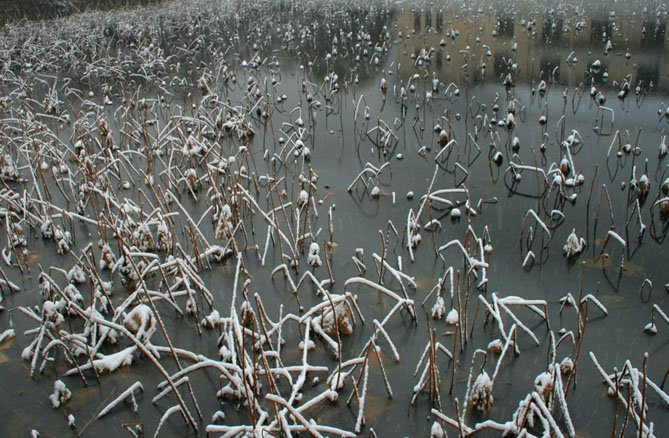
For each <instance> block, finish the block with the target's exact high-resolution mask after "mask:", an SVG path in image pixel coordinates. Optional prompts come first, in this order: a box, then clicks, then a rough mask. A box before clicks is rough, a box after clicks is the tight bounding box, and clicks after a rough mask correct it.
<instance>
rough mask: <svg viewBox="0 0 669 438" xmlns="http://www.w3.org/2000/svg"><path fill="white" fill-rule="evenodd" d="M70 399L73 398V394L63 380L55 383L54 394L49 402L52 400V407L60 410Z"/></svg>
mask: <svg viewBox="0 0 669 438" xmlns="http://www.w3.org/2000/svg"><path fill="white" fill-rule="evenodd" d="M70 398H72V392H71V391H70V390H69V389H67V386H65V383H64V382H63V381H62V380H56V381H55V382H53V394H51V395H50V396H49V400H51V406H53V408H54V409H58V408H59V407H60V406H61V405H62V404H64V403H65V402H67V401H68V400H69V399H70Z"/></svg>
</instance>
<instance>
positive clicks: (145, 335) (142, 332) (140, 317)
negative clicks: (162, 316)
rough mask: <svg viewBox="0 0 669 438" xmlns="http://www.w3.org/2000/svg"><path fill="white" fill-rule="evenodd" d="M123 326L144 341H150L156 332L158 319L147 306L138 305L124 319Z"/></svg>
mask: <svg viewBox="0 0 669 438" xmlns="http://www.w3.org/2000/svg"><path fill="white" fill-rule="evenodd" d="M123 325H124V326H125V328H127V329H128V330H130V331H131V332H133V333H134V334H135V336H137V338H138V339H139V340H140V341H142V342H145V341H148V340H149V339H150V338H151V336H153V334H154V333H155V331H156V317H155V316H154V314H153V310H151V308H150V307H149V306H147V305H146V304H138V305H137V306H135V307H134V308H133V309H132V310H131V311H130V313H128V314H127V315H126V316H125V318H124V319H123Z"/></svg>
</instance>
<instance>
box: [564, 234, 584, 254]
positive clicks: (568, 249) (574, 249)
mask: <svg viewBox="0 0 669 438" xmlns="http://www.w3.org/2000/svg"><path fill="white" fill-rule="evenodd" d="M584 249H585V239H583V238H582V237H578V236H577V235H576V229H575V228H574V229H572V230H571V234H569V236H567V242H566V243H565V244H564V246H563V247H562V250H563V251H564V253H565V255H566V256H567V257H574V256H576V255H578V254H580V253H582V252H583V250H584Z"/></svg>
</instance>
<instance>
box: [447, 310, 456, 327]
mask: <svg viewBox="0 0 669 438" xmlns="http://www.w3.org/2000/svg"><path fill="white" fill-rule="evenodd" d="M458 320H459V318H458V311H457V310H455V309H451V311H450V312H448V315H446V324H448V325H456V324H457V323H458Z"/></svg>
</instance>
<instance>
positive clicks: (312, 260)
mask: <svg viewBox="0 0 669 438" xmlns="http://www.w3.org/2000/svg"><path fill="white" fill-rule="evenodd" d="M319 254H320V247H319V246H318V243H316V242H312V243H311V245H310V246H309V255H308V256H307V263H308V264H309V266H311V267H314V268H318V267H319V266H321V265H322V264H323V262H322V261H321V258H320V256H319Z"/></svg>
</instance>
